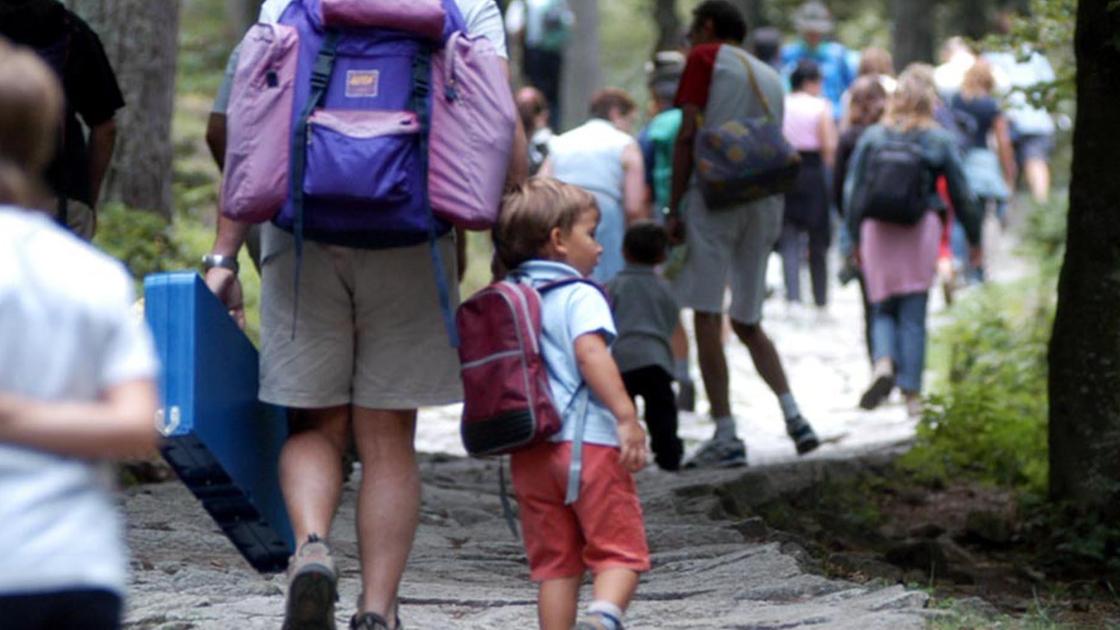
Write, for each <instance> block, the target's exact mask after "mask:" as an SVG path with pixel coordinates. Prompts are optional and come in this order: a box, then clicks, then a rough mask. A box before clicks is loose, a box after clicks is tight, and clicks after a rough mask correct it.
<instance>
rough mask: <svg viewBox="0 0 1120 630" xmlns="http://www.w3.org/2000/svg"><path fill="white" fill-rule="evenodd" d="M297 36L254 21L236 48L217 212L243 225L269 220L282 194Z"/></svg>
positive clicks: (285, 181) (288, 150) (286, 28)
mask: <svg viewBox="0 0 1120 630" xmlns="http://www.w3.org/2000/svg"><path fill="white" fill-rule="evenodd" d="M298 58H299V35H298V34H297V32H296V30H295V29H294V28H292V27H290V26H284V25H281V24H263V23H262V24H256V25H254V26H253V27H252V28H251V29H249V32H248V33H247V34H246V35H245V38H244V39H242V40H241V51H240V54H239V57H238V61H237V71H236V73H235V74H234V80H233V86H232V89H231V90H230V97H229V108H228V109H227V112H226V128H227V140H226V160H225V170H224V172H223V177H222V195H221V203H222V214H224V215H225V216H227V217H229V218H231V219H234V220H237V221H242V222H246V223H263V222H265V221H269V220H271V219H272V218H273V217H274V216H276V213H277V212H279V211H280V207H281V206H282V205H283V204H284V200H285V199H286V198H287V196H288V170H289V167H290V155H291V143H292V141H291V135H292V134H291V126H292V97H293V93H294V91H295V86H294V85H293V84H294V82H295V76H296V63H297V61H298Z"/></svg>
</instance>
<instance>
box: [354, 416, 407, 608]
mask: <svg viewBox="0 0 1120 630" xmlns="http://www.w3.org/2000/svg"><path fill="white" fill-rule="evenodd" d="M415 435H416V410H414V409H413V410H404V411H401V410H395V411H388V410H373V409H365V408H363V407H355V408H354V439H355V443H356V445H357V448H358V457H359V459H360V460H361V462H362V483H361V487H360V488H359V490H358V519H357V520H358V554H359V556H360V558H361V565H362V594H361V598H360V601H359V602H358V608H359V611H360V612H374V613H377V614H379V615H382V616H383V617H385V618H386V619H388V620H389V623H390V624H392V623H394V622H395V620H396V616H397V589H398V587H399V586H400V581H401V576H402V575H403V574H404V569H405V565H406V564H407V563H408V555H409V552H410V551H411V550H412V540H413V538H414V537H415V535H416V526H417V524H418V523H419V518H420V516H419V515H420V471H419V469H418V468H417V465H416V451H415V450H414V448H413V439H414V438H415Z"/></svg>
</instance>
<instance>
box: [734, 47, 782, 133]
mask: <svg viewBox="0 0 1120 630" xmlns="http://www.w3.org/2000/svg"><path fill="white" fill-rule="evenodd" d="M740 53H741V54H740ZM747 55H748V53H747V51H745V50H743V49H741V48H740V49H737V50H736V51H735V58H736V59H738V60H739V62H740V63H742V64H743V67H745V68H746V69H747V79H748V80H749V81H750V83H751V91H752V92H754V95H755V98H757V99H758V100H759V102H761V103H762V110H763V111H765V112H766V117H767V118H773V117H774V112H773V110H771V109H770V102H769V101H767V100H766V95H765V94H763V93H762V88H761V87H759V85H758V79H757V78H755V76H754V64H752V63H751V60H750V59H749V58H748V56H747Z"/></svg>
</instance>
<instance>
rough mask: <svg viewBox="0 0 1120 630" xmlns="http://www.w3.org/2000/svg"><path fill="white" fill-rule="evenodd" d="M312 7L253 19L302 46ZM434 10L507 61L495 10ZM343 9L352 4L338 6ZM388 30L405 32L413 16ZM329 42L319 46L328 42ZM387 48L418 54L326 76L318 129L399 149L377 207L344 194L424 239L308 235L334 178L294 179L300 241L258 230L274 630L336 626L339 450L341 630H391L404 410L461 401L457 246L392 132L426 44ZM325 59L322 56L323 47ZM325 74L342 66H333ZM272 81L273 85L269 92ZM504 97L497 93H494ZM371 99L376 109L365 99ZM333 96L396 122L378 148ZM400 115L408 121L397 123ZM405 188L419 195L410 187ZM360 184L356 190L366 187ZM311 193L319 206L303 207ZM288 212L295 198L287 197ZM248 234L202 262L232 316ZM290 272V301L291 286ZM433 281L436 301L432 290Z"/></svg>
mask: <svg viewBox="0 0 1120 630" xmlns="http://www.w3.org/2000/svg"><path fill="white" fill-rule="evenodd" d="M317 4H318V3H311V2H306V3H305V2H303V1H302V0H268V1H267V2H265V4H264V5H263V7H262V9H261V22H262V23H266V24H276V23H279V24H280V25H284V26H288V25H292V24H295V25H296V26H295V28H300V29H304V30H303V34H302V35H301V36H302V37H311V36H313V35H310V34H311V33H314V29H313V27H311V26H309V25H310V24H311V23H312V22H313V21H314V20H315V19H316V17H317V16H315V15H314V14H313V13H310V12H309V11H308V9H307V6H308V5H310V6H315V5H317ZM323 4H326V3H325V2H324V3H323ZM339 4H342V3H339ZM432 4H433V3H416V4H415V5H413V6H415V7H416V8H417V11H418V15H419V14H422V15H430V14H431V6H432ZM421 5H423V6H421ZM439 5H441V7H442V10H441V11H439V12H438V15H440V16H442V17H439V18H437V19H438V20H442V21H439V22H437V23H436V24H434V26H435V28H434V29H432V28H430V26H431V25H429V24H428V22H425V23H424V26H425V27H427V32H433V31H434V32H435V33H436V34H437V35H438V33H443V32H451V31H452V30H465V31H466V32H468V33H470V34H472V35H481V36H483V37H485V38H486V39H487V40H489V41H490V42H491V43H492V45H493V48H494V49H495V50H496V51H497V53H498V54H499V55H500V56H501V57H503V58H505V56H506V48H505V35H504V30H503V26H502V20H501V14H500V12H499V10H498V7H497V5H496V4H495V3H494V1H493V0H454V2H452V1H450V0H444V1H443V2H442V3H439ZM389 6H392V5H391V3H390V4H389ZM346 8H351V9H355V10H357V9H360V8H361V7H355V6H352V5H345V6H344V7H342V9H343V10H345V9H346ZM374 17H377V16H374ZM400 17H401V19H405V20H407V19H410V18H411V17H415V16H413V15H412V14H409V16H400ZM289 27H290V26H289ZM288 32H291V31H288ZM417 33H418V32H417ZM319 37H323V36H321V35H320V36H319ZM341 37H342V38H343V39H341V40H339V41H341V42H342V43H340V46H341V45H343V44H345V43H346V42H349V43H350V45H351V46H352V47H353V46H362V47H364V48H362V49H363V50H366V49H367V48H369V49H374V48H376V47H377V46H381V45H383V44H385V41H386V40H373V41H369V42H368V46H367V42H365V41H361V40H360V37H361V35H360V32H350V31H345V32H343V34H342V36H341ZM347 38H349V39H347ZM331 40H332V38H331V37H325V38H324V39H323V41H324V42H328V43H329V42H330V41H331ZM392 43H394V42H390V44H392ZM395 43H396V44H397V45H399V46H400V47H402V48H403V49H406V50H415V51H418V52H417V53H416V54H415V55H413V54H410V55H408V56H407V57H404V58H403V59H402V58H401V56H400V55H395V56H385V57H384V58H382V57H378V58H377V59H375V60H367V61H366V62H365V63H380V64H383V65H384V66H385V67H384V68H381V70H380V71H379V72H378V71H374V70H369V69H363V68H364V67H366V66H363V67H357V68H354V67H348V69H347V72H338V71H336V72H334V73H333V74H332V75H331V77H329V78H328V80H327V82H328V84H329V85H330V86H332V87H331V89H332V90H335V91H333V92H331V91H328V93H327V97H326V98H327V100H326V101H325V103H326V107H325V108H324V109H323V110H322V111H323V112H325V113H324V114H323V116H322V117H321V119H320V120H321V122H322V124H324V125H326V124H335V125H341V126H342V128H343V129H352V130H353V133H356V134H358V136H359V139H361V138H366V137H370V135H371V134H372V136H373V137H375V138H378V137H379V138H386V137H388V138H389V140H386V142H390V141H394V142H395V141H398V140H399V143H398V144H395V145H392V146H388V145H385V144H382V145H380V146H382V147H383V150H384V151H389V152H393V151H404V152H405V153H404V154H403V155H404V158H402V161H393V163H392V164H390V165H388V166H386V167H385V168H384V169H383V170H380V171H374V172H375V173H378V178H375V179H374V180H373V181H372V183H371V185H373V186H375V187H377V189H378V190H381V188H384V189H386V190H388V191H389V192H388V193H386V195H389V196H377V195H376V194H375V193H376V191H374V193H369V191H368V190H367V189H366V188H362V189H361V190H356V191H355V190H349V191H347V194H353V195H358V194H368V195H373V196H372V197H370V198H373V199H377V201H355V202H354V208H355V209H356V210H358V211H365V214H363V215H360V216H362V217H367V216H368V217H369V220H371V221H372V220H375V219H376V218H377V215H378V212H376V210H378V209H380V208H381V207H382V206H388V207H391V208H394V210H393V211H394V212H397V213H398V214H394V215H393V216H398V217H405V218H406V219H407V218H409V217H411V219H409V220H415V221H419V222H420V223H422V224H423V225H424V226H432V227H431V228H430V229H424V230H423V232H424V233H423V234H416V233H409V234H410V235H411V236H410V238H412V242H400V241H395V240H393V236H394V235H393V234H387V233H385V231H384V230H383V229H381V228H378V229H376V230H374V229H368V230H365V229H363V228H360V227H352V228H338V229H336V230H334V231H328V232H318V231H316V230H317V229H318V226H322V225H323V224H322V223H318V224H316V223H313V221H315V219H316V215H315V212H316V211H317V210H321V211H322V212H327V211H328V210H329V211H331V212H337V211H339V210H338V209H337V208H338V206H337V205H330V204H331V203H333V201H332V200H333V199H335V197H332V196H331V193H330V190H334V189H335V188H337V187H344V186H347V185H349V184H351V182H349V181H348V180H347V181H338V180H337V179H333V180H332V179H330V177H329V174H330V173H331V172H334V171H333V170H332V169H331V168H330V167H326V170H325V171H322V172H320V173H319V174H318V175H316V176H315V177H319V178H320V179H317V180H316V179H314V178H312V180H311V181H310V185H311V187H312V190H308V188H309V182H308V180H303V179H300V180H297V181H301V182H303V186H302V192H301V195H307V196H308V197H309V198H311V199H313V200H316V199H317V200H318V201H316V203H318V205H317V206H311V207H308V209H307V211H306V213H305V214H306V217H305V218H306V219H307V220H308V221H309V223H308V224H307V225H306V228H307V229H305V230H303V231H302V239H298V238H297V235H298V234H299V233H300V230H299V229H298V228H295V227H292V226H291V224H289V227H288V229H290V230H292V231H291V232H289V231H287V230H286V229H283V228H281V227H279V225H281V224H282V222H281V219H283V218H284V216H285V215H284V214H283V212H281V214H278V215H276V216H275V219H274V222H273V223H268V224H265V225H264V226H263V228H262V235H261V272H262V278H261V385H260V398H261V399H262V400H264V401H266V402H270V403H274V404H279V405H283V406H286V407H289V408H290V409H292V413H291V414H290V421H289V423H290V428H291V434H290V436H289V438H288V440H287V443H286V444H285V446H284V449H283V451H282V453H281V457H280V485H281V488H282V490H283V493H284V500H285V503H286V505H287V508H288V513H289V516H290V517H291V521H292V527H293V529H294V531H295V536H296V539H297V543H298V544H299V547H298V549H297V551H296V553H295V555H294V557H293V559H292V562H291V564H290V565H289V589H288V597H287V610H286V617H285V624H286V625H285V627H286V628H333V627H334V600H335V597H336V593H337V585H336V583H337V579H338V573H337V570H336V568H335V564H334V560H333V559H332V556H331V552H330V548H329V546H328V544H327V541H326V537H327V535H328V534H329V532H330V526H331V522H332V520H333V517H334V513H335V510H336V508H337V506H338V504H339V499H340V496H341V491H342V467H341V462H342V459H343V453H344V452H345V450H346V448H347V446H348V444H349V443H350V442H351V440H353V442H354V443H355V446H356V450H357V453H358V457H359V459H360V461H361V463H362V479H361V485H360V487H359V490H358V505H357V524H358V551H359V556H360V562H361V591H360V595H359V599H358V602H357V612H356V614H355V615H354V617H353V618H352V619H351V627H352V628H361V629H366V630H369V629H384V630H392V629H394V628H398V627H400V622H399V619H398V615H399V613H400V609H399V605H398V599H397V591H398V587H399V584H400V580H401V576H402V574H403V572H404V569H405V565H406V563H407V561H408V556H409V552H410V550H411V546H412V541H413V537H414V535H415V532H416V527H417V523H418V518H419V504H420V479H419V471H418V469H417V462H416V455H415V450H414V443H413V442H414V436H415V429H416V410H417V408H418V407H421V406H431V405H441V404H448V403H452V402H457V401H459V400H460V399H461V396H462V393H461V383H460V379H459V364H458V360H457V357H456V353H455V349H454V348H453V347H452V346H451V344H450V343H449V332H448V330H447V329H446V328H445V324H446V321H445V316H446V315H448V313H449V311H450V309H453V308H454V307H455V305H456V304H457V302H458V291H457V289H456V287H455V285H454V283H450V282H447V279H451V278H455V277H456V263H455V256H454V252H455V238H454V235H453V234H452V232H451V231H450V230H449V228H448V226H447V224H445V223H441V222H437V221H435V219H433V218H432V217H431V214H430V210H428V211H427V212H426V213H424V214H416V213H417V211H418V208H417V206H418V204H417V201H416V200H417V199H422V197H421V196H420V195H418V194H417V186H423V185H424V184H423V182H424V181H425V180H423V179H421V178H422V177H424V173H423V172H417V170H419V164H421V163H423V162H425V161H426V160H423V159H422V158H416V159H412V158H408V155H421V154H422V153H421V152H419V151H412V150H411V149H410V147H415V146H417V145H416V144H414V142H416V141H420V142H422V141H423V138H424V135H421V134H422V133H423V132H421V134H416V135H411V136H410V135H405V134H407V132H408V130H410V129H415V128H416V126H418V125H416V126H414V121H415V120H417V119H418V118H420V117H421V116H422V111H420V110H423V109H424V108H425V107H426V106H425V104H424V101H422V100H416V99H417V96H418V95H420V94H423V90H424V88H426V87H427V86H426V82H425V81H423V79H424V78H426V77H427V76H428V75H426V74H420V73H419V72H417V70H418V68H423V65H422V63H421V62H420V61H417V60H418V59H420V60H422V58H421V57H420V55H421V54H422V52H419V51H422V50H424V48H426V47H428V46H430V43H429V42H427V41H418V40H416V38H415V37H411V38H406V39H402V40H401V41H396V42H395ZM404 47H407V48H404ZM322 48H323V50H329V46H328V45H327V43H324V44H323V46H322ZM320 54H323V53H320ZM346 62H347V63H350V62H351V61H350V60H349V59H347V60H346ZM338 63H343V61H342V58H341V57H340V60H339V62H338ZM354 63H356V62H354ZM414 63H415V64H416V65H413V64H414ZM500 65H501V70H502V71H504V72H505V73H506V75H507V76H508V65H507V64H506V63H505V62H504V61H503V62H502V63H501V64H500ZM410 69H411V71H410ZM336 70H337V68H336ZM279 79H280V77H276V81H275V82H276V83H277V84H279ZM490 87H494V86H490ZM501 89H508V88H507V87H505V85H504V82H503V85H502V86H501ZM331 94H333V95H334V96H331ZM379 97H381V98H383V99H385V100H384V101H378V100H376V99H378V98H379ZM309 98H310V97H309ZM332 98H334V99H336V100H334V101H332V100H331V99H332ZM346 99H356V100H355V101H353V102H354V103H355V106H358V105H363V104H365V103H367V101H365V100H362V99H374V100H372V101H370V102H374V103H381V102H384V103H386V105H384V107H388V108H389V109H391V110H393V111H397V112H398V114H399V116H398V117H396V118H393V119H392V120H393V124H394V125H400V127H399V129H401V130H402V131H401V132H394V133H392V134H390V135H389V136H386V135H384V132H383V131H382V132H381V133H380V134H379V133H378V129H382V130H383V129H384V125H385V123H384V122H379V120H380V119H379V118H378V116H383V115H384V114H383V112H384V111H387V110H376V109H370V110H362V111H363V112H365V111H368V112H371V113H368V114H366V122H365V123H363V124H359V123H361V121H358V122H356V123H355V124H356V125H358V126H356V127H350V126H349V125H348V123H347V120H345V119H343V118H339V117H337V116H336V118H337V120H334V122H333V123H332V122H331V119H330V117H329V116H328V115H329V114H332V113H333V112H334V111H338V110H332V109H331V106H332V103H338V102H340V100H341V101H345V102H351V101H346ZM432 100H434V97H433V99H432ZM428 102H430V101H428ZM402 105H403V108H402V107H401V106H402ZM335 106H337V105H335ZM231 107H232V106H231ZM404 108H407V109H408V111H403V112H402V111H400V110H401V109H404ZM414 108H415V109H414ZM510 109H511V111H510V115H511V117H510V119H509V124H510V126H511V129H512V127H513V126H514V125H516V121H515V120H514V119H513V118H512V105H511V108H510ZM414 116H415V118H414ZM378 124H380V125H381V127H378V126H377V125H378ZM397 128H398V127H394V129H397ZM324 129H326V128H325V127H324ZM231 131H232V130H231ZM322 133H326V132H325V131H323V132H322ZM511 133H512V131H511ZM521 137H522V138H523V136H521ZM316 138H318V139H319V141H320V142H315V143H312V144H310V145H309V147H311V148H309V149H308V153H309V154H310V153H311V151H312V149H313V148H314V147H321V146H324V145H326V146H330V145H329V142H328V141H327V140H323V136H321V135H320V136H316ZM394 138H395V139H396V140H393V139H394ZM340 141H343V140H340ZM421 146H423V145H421ZM394 147H395V148H394ZM371 150H372V149H371ZM510 151H511V153H510V154H511V155H513V156H520V158H514V161H513V165H514V167H511V168H510V169H509V170H510V171H512V172H513V173H514V177H517V176H520V177H524V169H525V165H524V161H525V160H524V155H523V151H524V147H523V146H522V147H521V148H520V149H518V148H517V147H516V146H515V147H513V148H512V149H510ZM376 155H381V154H376ZM392 155H395V156H398V157H399V156H401V155H402V154H401V153H399V152H398V153H392ZM335 157H339V158H340V159H343V158H345V157H346V156H345V152H341V151H339V152H336V153H335ZM321 158H322V159H321V160H320V161H319V162H318V164H317V165H316V163H315V162H313V161H312V159H311V156H309V157H308V161H307V164H308V168H312V167H314V168H320V169H323V168H324V167H325V162H324V160H325V161H326V162H329V161H330V158H331V156H330V155H324V156H321ZM371 159H372V158H371ZM403 165H412V166H403ZM229 168H230V163H229V160H228V159H227V170H228V169H229ZM402 169H403V170H402ZM410 169H416V170H410ZM308 172H311V171H308ZM464 176H465V175H464ZM390 178H392V179H390ZM417 179H419V184H417V183H416V182H415V181H414V180H417ZM381 180H385V181H381ZM401 182H403V184H402V183H401ZM359 185H361V186H364V185H365V182H362V183H360V184H359ZM402 185H403V186H405V188H404V190H405V191H406V194H404V195H393V194H392V191H395V190H400V187H401V186H402ZM314 186H326V187H327V190H322V191H320V190H318V189H316V188H314ZM292 190H293V191H301V188H300V187H293V189H292ZM314 193H320V196H319V197H314ZM301 198H302V197H301ZM355 198H357V199H362V200H364V199H367V197H355ZM285 203H295V201H293V199H291V198H289V199H288V200H286V202H285ZM377 204H381V205H380V206H379V205H377ZM419 205H426V204H422V203H421V204H419ZM318 216H319V217H322V216H332V217H333V216H336V215H334V214H331V215H324V214H320V215H318ZM346 216H354V215H353V214H352V213H351V214H347V215H346ZM402 220H405V219H402ZM247 227H248V225H247V224H245V223H239V222H237V221H234V220H232V219H229V218H225V217H223V219H222V220H221V221H220V222H219V226H218V234H217V237H216V239H215V242H214V246H213V248H212V250H211V253H210V255H209V256H208V257H207V263H206V266H207V267H208V269H207V273H206V281H207V284H208V285H209V286H210V288H211V289H212V290H213V291H214V292H215V294H217V295H218V296H219V297H220V298H221V299H222V300H223V301H224V302H225V303H226V306H227V307H228V308H230V309H231V310H232V311H233V312H234V316H235V317H237V315H238V314H239V313H240V312H241V311H242V309H243V305H242V304H241V301H240V299H241V295H240V284H239V283H238V280H237V269H236V265H235V264H229V263H230V261H232V260H233V256H235V255H236V253H237V251H238V249H239V248H240V247H241V245H242V242H243V239H244V235H245V232H246V229H247ZM297 251H298V252H299V253H297ZM436 259H438V260H441V261H442V265H441V266H437V265H436V263H435V260H436ZM297 272H298V274H299V275H298V298H297V292H296V288H295V286H293V278H297V276H296V274H297ZM441 277H442V280H443V281H444V282H443V283H441V282H440V278H441ZM440 284H442V285H443V288H444V289H445V290H446V292H443V291H437V286H438V285H440ZM448 285H450V286H448ZM439 293H442V294H443V296H444V298H445V303H444V304H443V305H442V306H441V305H440V303H439V301H437V300H436V299H435V298H436V296H437V294H439Z"/></svg>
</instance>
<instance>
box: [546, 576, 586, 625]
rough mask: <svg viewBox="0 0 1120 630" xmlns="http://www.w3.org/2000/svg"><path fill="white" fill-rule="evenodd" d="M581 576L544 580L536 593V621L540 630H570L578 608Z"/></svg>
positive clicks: (574, 621)
mask: <svg viewBox="0 0 1120 630" xmlns="http://www.w3.org/2000/svg"><path fill="white" fill-rule="evenodd" d="M582 578H583V576H582V575H576V576H572V577H566V578H556V579H553V580H545V581H543V582H541V585H540V587H539V589H538V591H537V619H538V621H539V622H540V624H541V630H571V627H572V626H574V625H575V623H576V608H577V607H578V606H579V582H580V580H581V579H582Z"/></svg>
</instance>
